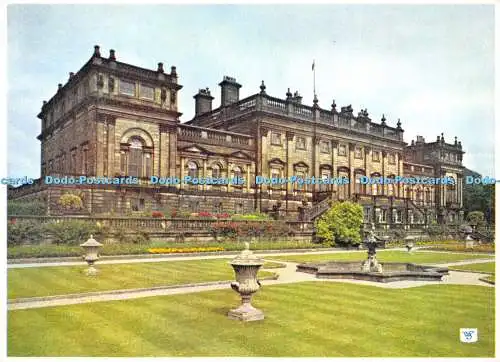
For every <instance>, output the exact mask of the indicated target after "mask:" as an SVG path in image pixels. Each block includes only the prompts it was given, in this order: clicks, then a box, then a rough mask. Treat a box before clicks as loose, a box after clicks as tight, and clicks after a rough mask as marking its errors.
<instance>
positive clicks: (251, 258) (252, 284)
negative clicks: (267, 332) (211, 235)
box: [227, 243, 264, 322]
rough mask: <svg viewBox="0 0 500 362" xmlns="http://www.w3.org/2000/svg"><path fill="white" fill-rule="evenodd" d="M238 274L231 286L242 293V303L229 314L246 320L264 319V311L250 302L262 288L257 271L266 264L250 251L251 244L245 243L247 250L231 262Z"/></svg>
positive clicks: (233, 317)
mask: <svg viewBox="0 0 500 362" xmlns="http://www.w3.org/2000/svg"><path fill="white" fill-rule="evenodd" d="M229 263H230V264H231V265H232V267H233V269H234V274H235V276H236V281H235V282H232V283H231V288H232V289H233V290H234V291H235V292H237V293H239V294H240V296H241V305H240V306H239V307H238V308H236V309H231V310H230V311H229V313H228V314H227V316H228V317H229V318H230V319H237V320H240V321H244V322H250V321H258V320H262V319H264V313H263V312H262V311H261V310H259V309H257V308H255V307H253V306H252V304H251V303H250V301H251V299H252V294H253V293H255V292H256V291H257V290H259V288H260V282H259V281H258V280H257V272H258V271H259V269H260V267H261V266H262V265H264V260H262V259H260V258H258V257H257V256H255V255H254V254H253V253H252V252H251V251H250V244H249V243H245V250H243V251H242V252H241V254H240V255H238V256H237V257H236V258H234V259H233V260H232V261H230V262H229Z"/></svg>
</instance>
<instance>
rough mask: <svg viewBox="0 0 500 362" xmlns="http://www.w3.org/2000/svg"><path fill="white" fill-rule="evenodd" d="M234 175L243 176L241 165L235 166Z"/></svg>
mask: <svg viewBox="0 0 500 362" xmlns="http://www.w3.org/2000/svg"><path fill="white" fill-rule="evenodd" d="M233 177H235V178H236V177H243V171H242V170H241V167H239V166H236V167H235V168H233Z"/></svg>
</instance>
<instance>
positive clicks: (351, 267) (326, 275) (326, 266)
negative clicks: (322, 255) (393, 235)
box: [297, 261, 448, 283]
mask: <svg viewBox="0 0 500 362" xmlns="http://www.w3.org/2000/svg"><path fill="white" fill-rule="evenodd" d="M362 264H363V262H362V261H328V262H321V263H304V264H299V265H297V271H298V272H303V273H309V274H316V278H318V279H357V280H368V281H372V282H380V283H388V282H395V281H400V280H425V281H440V280H441V279H442V277H443V276H445V275H448V268H443V267H433V266H426V265H418V264H412V263H380V264H381V265H382V270H383V272H381V273H379V272H374V271H371V272H364V271H362V270H361V268H362Z"/></svg>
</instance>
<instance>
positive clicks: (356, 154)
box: [354, 147, 363, 159]
mask: <svg viewBox="0 0 500 362" xmlns="http://www.w3.org/2000/svg"><path fill="white" fill-rule="evenodd" d="M354 158H360V159H362V158H363V149H362V148H361V147H356V148H354Z"/></svg>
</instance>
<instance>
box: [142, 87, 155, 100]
mask: <svg viewBox="0 0 500 362" xmlns="http://www.w3.org/2000/svg"><path fill="white" fill-rule="evenodd" d="M141 98H145V99H150V100H154V98H155V90H154V88H153V87H148V86H145V85H142V84H141Z"/></svg>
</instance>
